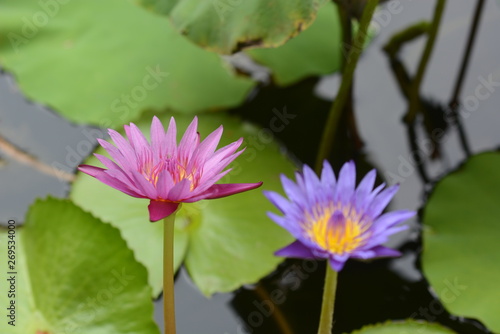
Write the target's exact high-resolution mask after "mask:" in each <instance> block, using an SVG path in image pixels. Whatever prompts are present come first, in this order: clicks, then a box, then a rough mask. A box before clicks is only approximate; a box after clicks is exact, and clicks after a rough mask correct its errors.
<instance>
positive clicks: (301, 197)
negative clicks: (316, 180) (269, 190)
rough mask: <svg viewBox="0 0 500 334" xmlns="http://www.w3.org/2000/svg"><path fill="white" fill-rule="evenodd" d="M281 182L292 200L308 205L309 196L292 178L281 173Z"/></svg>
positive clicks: (302, 205) (301, 204) (303, 205)
mask: <svg viewBox="0 0 500 334" xmlns="http://www.w3.org/2000/svg"><path fill="white" fill-rule="evenodd" d="M280 178H281V184H283V190H284V191H285V194H286V196H287V197H288V198H289V199H290V201H291V202H293V203H295V204H297V205H299V206H301V207H305V206H306V205H307V203H306V201H307V197H306V194H305V193H304V192H303V191H302V189H300V188H299V187H298V186H297V185H296V184H295V183H294V182H293V181H292V180H290V179H289V178H287V177H286V176H285V175H284V174H281V176H280Z"/></svg>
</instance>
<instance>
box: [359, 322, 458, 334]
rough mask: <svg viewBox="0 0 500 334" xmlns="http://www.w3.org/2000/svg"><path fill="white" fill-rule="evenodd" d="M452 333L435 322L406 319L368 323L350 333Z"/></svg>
mask: <svg viewBox="0 0 500 334" xmlns="http://www.w3.org/2000/svg"><path fill="white" fill-rule="evenodd" d="M413 333H419V334H453V333H455V332H454V331H452V330H450V329H447V328H445V327H442V326H441V325H439V324H436V323H429V322H425V321H415V320H412V319H408V320H405V321H398V322H391V321H389V322H386V323H383V324H377V325H370V326H365V327H363V328H361V329H360V330H358V331H354V332H352V333H351V334H413Z"/></svg>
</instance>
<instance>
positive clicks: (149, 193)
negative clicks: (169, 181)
mask: <svg viewBox="0 0 500 334" xmlns="http://www.w3.org/2000/svg"><path fill="white" fill-rule="evenodd" d="M129 175H130V176H131V177H132V180H134V184H135V186H136V187H137V189H139V190H141V191H142V192H143V193H144V194H145V195H146V197H147V198H149V199H157V198H158V192H157V191H156V188H155V187H154V186H153V185H152V184H151V183H150V182H149V181H148V180H146V179H145V178H144V176H143V175H142V174H141V173H139V172H138V171H135V170H133V171H130V172H129Z"/></svg>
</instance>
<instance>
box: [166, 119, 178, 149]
mask: <svg viewBox="0 0 500 334" xmlns="http://www.w3.org/2000/svg"><path fill="white" fill-rule="evenodd" d="M165 146H166V152H165V154H166V155H167V156H169V157H175V156H176V155H177V126H176V124H175V119H174V118H173V117H171V118H170V123H169V124H168V129H167V133H166V134H165Z"/></svg>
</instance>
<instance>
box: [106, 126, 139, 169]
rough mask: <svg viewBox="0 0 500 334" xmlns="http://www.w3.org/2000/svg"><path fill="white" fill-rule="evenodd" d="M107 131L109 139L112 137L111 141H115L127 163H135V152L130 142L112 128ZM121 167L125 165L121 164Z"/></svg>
mask: <svg viewBox="0 0 500 334" xmlns="http://www.w3.org/2000/svg"><path fill="white" fill-rule="evenodd" d="M108 133H109V136H110V137H111V139H113V142H114V143H115V145H116V147H117V148H118V150H119V151H120V153H121V154H122V155H123V157H124V158H125V160H126V161H127V162H128V164H136V163H137V158H136V154H135V151H134V149H133V148H132V146H131V145H130V143H129V142H128V141H127V140H125V138H123V137H122V135H121V134H119V133H118V132H116V131H115V130H113V129H108ZM101 145H102V144H101ZM105 148H106V147H105ZM106 150H107V149H106ZM122 167H125V166H123V165H122Z"/></svg>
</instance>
